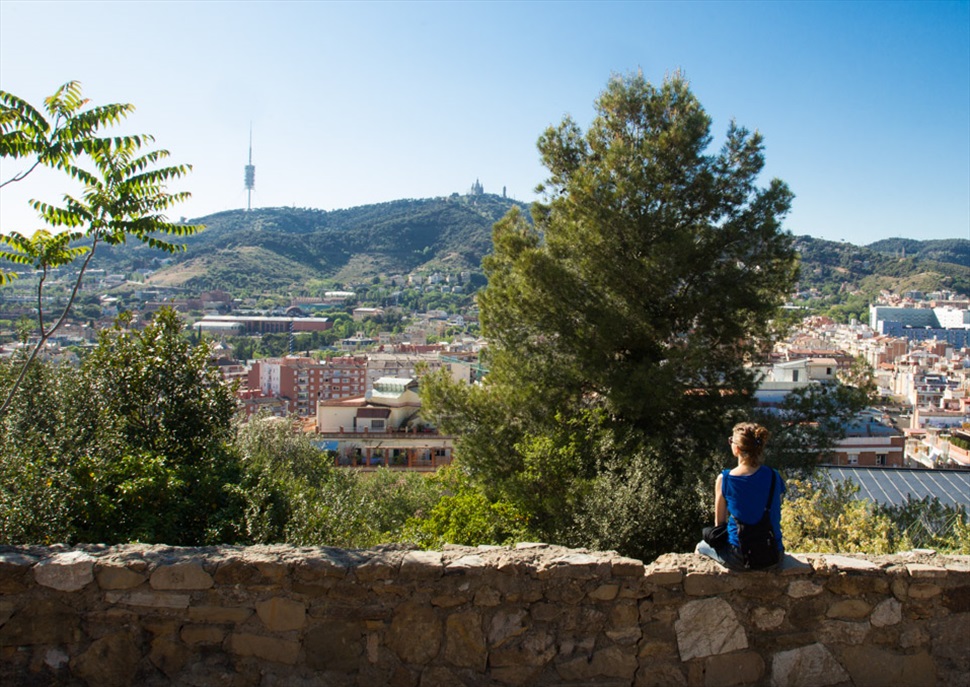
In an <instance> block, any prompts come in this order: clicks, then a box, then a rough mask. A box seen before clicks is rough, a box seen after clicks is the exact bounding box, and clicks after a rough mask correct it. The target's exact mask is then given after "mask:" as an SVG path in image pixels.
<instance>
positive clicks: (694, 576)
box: [684, 573, 745, 596]
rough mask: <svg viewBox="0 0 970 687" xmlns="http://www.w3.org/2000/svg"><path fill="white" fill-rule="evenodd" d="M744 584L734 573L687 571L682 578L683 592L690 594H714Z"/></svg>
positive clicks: (740, 586)
mask: <svg viewBox="0 0 970 687" xmlns="http://www.w3.org/2000/svg"><path fill="white" fill-rule="evenodd" d="M744 586H745V581H744V580H743V579H742V578H741V577H740V576H739V575H734V574H723V573H716V574H712V573H687V576H686V577H685V578H684V592H685V593H687V594H690V595H691V596H714V595H716V594H725V593H727V592H733V591H737V590H738V589H741V588H742V587H744Z"/></svg>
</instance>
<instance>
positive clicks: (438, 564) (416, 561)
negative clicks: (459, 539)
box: [400, 551, 445, 579]
mask: <svg viewBox="0 0 970 687" xmlns="http://www.w3.org/2000/svg"><path fill="white" fill-rule="evenodd" d="M444 571H445V564H444V562H443V561H442V557H441V552H440V551H408V552H407V553H406V554H404V559H403V560H402V561H401V572H400V574H401V577H403V578H420V579H424V578H435V577H441V576H442V575H443V574H444Z"/></svg>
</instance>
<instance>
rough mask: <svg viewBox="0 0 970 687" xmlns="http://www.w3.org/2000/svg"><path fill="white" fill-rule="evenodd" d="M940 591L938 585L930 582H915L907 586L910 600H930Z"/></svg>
mask: <svg viewBox="0 0 970 687" xmlns="http://www.w3.org/2000/svg"><path fill="white" fill-rule="evenodd" d="M942 591H943V590H942V589H941V588H940V586H939V585H936V584H933V583H932V582H915V583H913V584H911V585H909V590H908V593H909V598H910V599H932V598H933V597H934V596H939V595H940V593H941V592H942Z"/></svg>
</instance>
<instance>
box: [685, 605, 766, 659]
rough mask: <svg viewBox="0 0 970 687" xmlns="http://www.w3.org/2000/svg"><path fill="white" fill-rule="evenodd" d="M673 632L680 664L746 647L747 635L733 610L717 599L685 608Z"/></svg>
mask: <svg viewBox="0 0 970 687" xmlns="http://www.w3.org/2000/svg"><path fill="white" fill-rule="evenodd" d="M674 630H675V631H676V633H677V646H678V648H679V650H680V660H681V661H689V660H690V659H692V658H702V657H704V656H713V655H716V654H726V653H729V652H731V651H738V650H740V649H746V648H747V647H748V638H747V635H746V634H745V632H744V628H743V627H742V626H741V623H739V622H738V617H737V615H736V614H735V612H734V609H733V608H731V606H730V604H728V603H727V602H726V601H724V600H723V599H721V598H719V597H714V598H709V599H700V600H698V601H690V602H688V603H686V604H684V605H683V606H682V607H681V609H680V613H679V614H678V618H677V620H676V621H675V622H674Z"/></svg>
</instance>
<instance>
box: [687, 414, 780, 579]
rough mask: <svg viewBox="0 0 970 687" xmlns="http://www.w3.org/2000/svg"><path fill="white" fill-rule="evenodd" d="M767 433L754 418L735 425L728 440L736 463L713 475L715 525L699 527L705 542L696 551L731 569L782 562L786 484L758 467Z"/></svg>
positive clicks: (777, 476)
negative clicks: (714, 480) (782, 508)
mask: <svg viewBox="0 0 970 687" xmlns="http://www.w3.org/2000/svg"><path fill="white" fill-rule="evenodd" d="M768 437H769V432H768V430H767V429H766V428H764V427H762V426H761V425H758V424H755V423H753V422H742V423H740V424H738V425H735V427H734V431H733V432H732V433H731V436H730V438H729V439H728V442H729V443H730V444H731V452H732V453H733V454H734V457H735V458H737V460H738V465H737V467H735V468H734V469H732V470H724V471H722V472H721V474H720V475H718V476H717V482H716V483H715V486H714V527H705V528H704V540H703V541H701V542H700V543H699V544H698V545H697V548H696V549H695V553H700V554H704V555H705V556H709V557H710V558H713V559H714V560H715V561H717V562H718V563H721V564H722V565H725V566H727V567H729V568H733V569H736V570H752V569H763V568H767V567H771V566H772V565H775V564H777V563H778V562H779V561H780V560H781V558H782V555H783V554H784V545H783V544H782V539H781V496H782V494H784V493H785V482H784V480H782V478H781V475H779V474H778V473H777V472H776V471H775V470H773V469H771V468H770V467H768V466H767V465H762V462H761V460H762V455H763V454H764V449H765V444H767V443H768ZM739 523H740V526H739Z"/></svg>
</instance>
